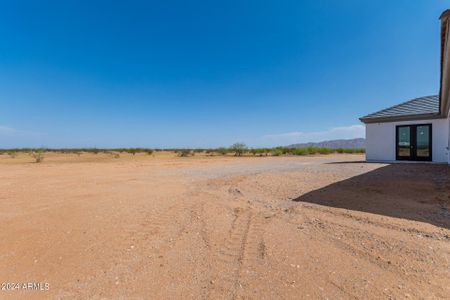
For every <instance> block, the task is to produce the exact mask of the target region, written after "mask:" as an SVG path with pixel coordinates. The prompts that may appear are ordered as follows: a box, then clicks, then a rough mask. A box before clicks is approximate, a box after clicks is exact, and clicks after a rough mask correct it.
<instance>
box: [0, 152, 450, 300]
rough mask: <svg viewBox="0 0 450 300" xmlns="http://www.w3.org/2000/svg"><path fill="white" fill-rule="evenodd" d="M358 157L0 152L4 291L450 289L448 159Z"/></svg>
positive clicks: (426, 292)
mask: <svg viewBox="0 0 450 300" xmlns="http://www.w3.org/2000/svg"><path fill="white" fill-rule="evenodd" d="M362 160H363V156H361V155H329V156H316V157H292V158H289V157H272V158H271V157H263V158H259V157H257V158H233V157H225V158H224V157H213V158H206V157H202V158H196V157H193V158H173V157H169V156H168V157H151V156H148V155H140V154H138V155H136V156H131V155H129V156H126V155H123V156H121V157H120V158H118V159H117V158H116V159H115V158H113V157H112V156H111V155H109V156H108V155H103V154H98V155H93V154H83V155H81V156H77V155H57V154H49V155H46V158H45V161H44V162H43V163H40V164H36V163H31V160H30V158H29V157H25V156H23V157H16V158H10V157H8V156H6V155H2V156H0V203H1V210H0V228H1V231H0V241H1V243H0V282H1V283H12V282H14V283H24V282H39V283H48V284H49V290H47V291H35V290H24V289H21V290H10V291H4V290H0V299H4V298H14V299H16V298H24V299H32V298H53V299H88V298H90V299H103V298H105V299H109V298H116V299H117V298H120V299H150V298H152V299H158V298H166V299H234V298H235V299H241V298H245V299H307V298H311V299H370V298H371V299H389V298H392V299H405V298H411V299H419V298H422V299H444V298H447V299H448V298H450V207H449V201H450V168H449V167H448V166H444V165H425V164H397V165H384V164H367V163H363V162H361V161H362Z"/></svg>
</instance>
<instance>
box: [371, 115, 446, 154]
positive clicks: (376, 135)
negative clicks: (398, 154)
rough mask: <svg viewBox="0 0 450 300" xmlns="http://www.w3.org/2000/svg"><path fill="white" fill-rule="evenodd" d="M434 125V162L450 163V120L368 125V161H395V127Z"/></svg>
mask: <svg viewBox="0 0 450 300" xmlns="http://www.w3.org/2000/svg"><path fill="white" fill-rule="evenodd" d="M430 123H431V124H432V128H433V129H432V130H433V133H432V135H433V138H432V139H433V141H432V142H433V145H432V147H433V150H432V151H433V153H432V155H433V161H434V162H450V157H449V155H448V152H449V151H448V139H449V134H450V132H449V131H450V123H449V119H448V118H447V119H436V120H423V121H403V122H387V123H372V124H366V159H367V160H368V161H395V127H396V126H397V125H408V124H430Z"/></svg>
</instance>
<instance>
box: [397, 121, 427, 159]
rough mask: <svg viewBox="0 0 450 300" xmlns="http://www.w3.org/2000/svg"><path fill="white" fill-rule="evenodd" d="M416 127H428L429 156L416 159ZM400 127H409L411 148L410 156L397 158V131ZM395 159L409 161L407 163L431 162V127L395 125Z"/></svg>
mask: <svg viewBox="0 0 450 300" xmlns="http://www.w3.org/2000/svg"><path fill="white" fill-rule="evenodd" d="M417 126H428V128H429V132H428V135H429V143H430V144H429V147H430V156H428V157H418V156H417ZM401 127H410V130H409V135H410V136H409V140H410V147H411V156H410V157H405V156H399V155H398V148H399V147H398V140H399V137H398V130H399V128H401ZM395 159H396V160H409V161H432V160H433V125H432V124H431V123H425V124H405V125H396V126H395Z"/></svg>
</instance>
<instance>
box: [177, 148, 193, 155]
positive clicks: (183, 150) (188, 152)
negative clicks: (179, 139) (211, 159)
mask: <svg viewBox="0 0 450 300" xmlns="http://www.w3.org/2000/svg"><path fill="white" fill-rule="evenodd" d="M191 154H192V152H191V150H190V149H181V150H178V151H177V155H178V156H179V157H188V156H190V155H191Z"/></svg>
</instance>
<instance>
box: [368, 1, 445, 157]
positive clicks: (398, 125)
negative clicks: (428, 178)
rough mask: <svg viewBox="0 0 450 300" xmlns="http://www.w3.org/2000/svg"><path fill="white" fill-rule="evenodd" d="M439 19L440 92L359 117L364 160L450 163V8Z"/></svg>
mask: <svg viewBox="0 0 450 300" xmlns="http://www.w3.org/2000/svg"><path fill="white" fill-rule="evenodd" d="M440 20H441V70H440V72H441V77H440V91H439V95H434V96H425V97H419V98H415V99H412V100H409V101H406V102H403V103H401V104H398V105H395V106H393V107H389V108H386V109H383V110H380V111H378V112H375V113H372V114H369V115H367V116H364V117H362V118H360V120H361V121H362V122H363V123H365V125H366V159H367V161H382V162H396V161H430V162H436V163H448V164H450V155H449V147H450V117H449V113H450V112H449V108H450V37H449V35H450V10H446V11H445V12H444V13H443V14H442V15H441V17H440Z"/></svg>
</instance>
